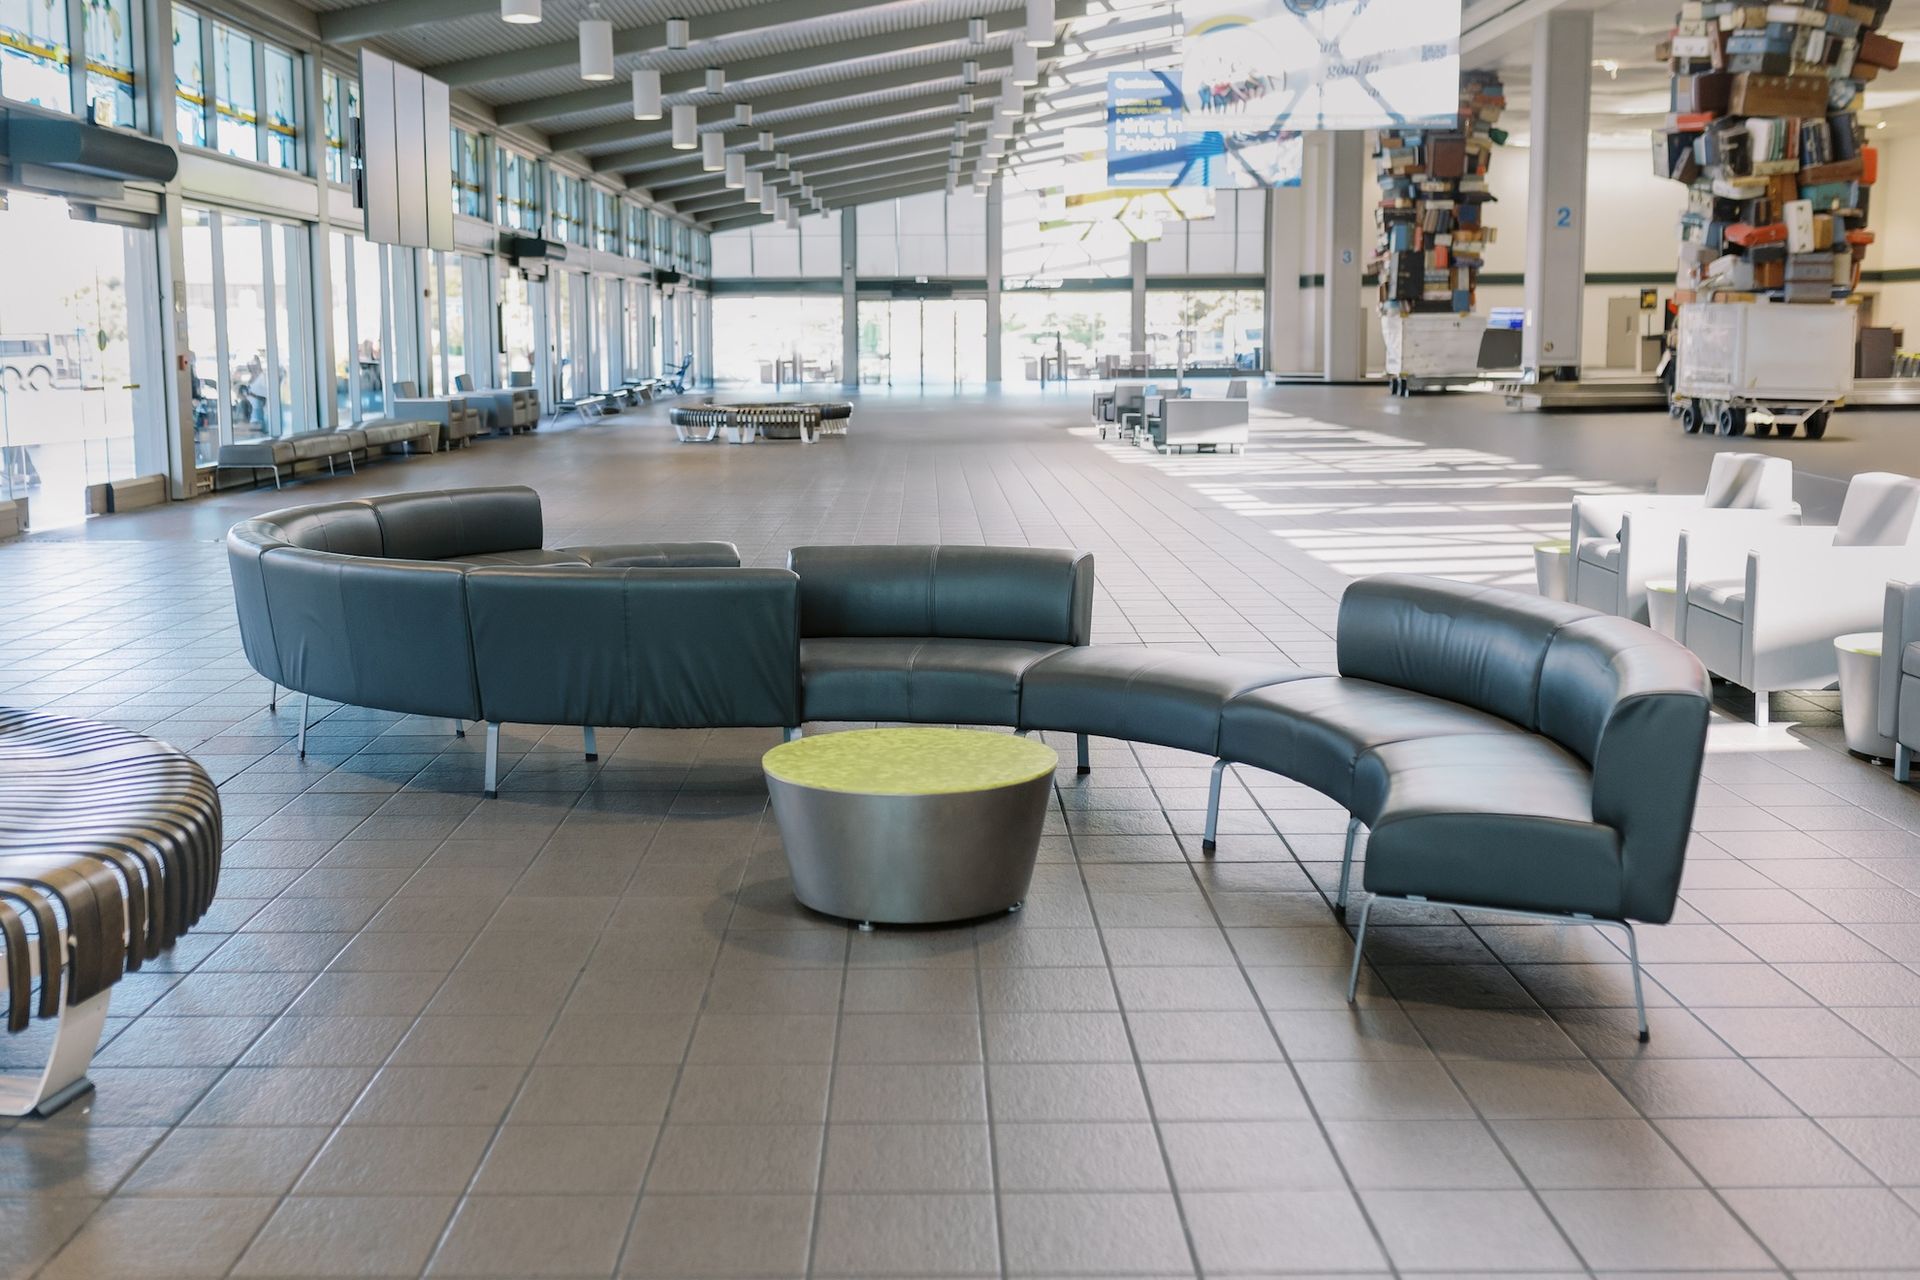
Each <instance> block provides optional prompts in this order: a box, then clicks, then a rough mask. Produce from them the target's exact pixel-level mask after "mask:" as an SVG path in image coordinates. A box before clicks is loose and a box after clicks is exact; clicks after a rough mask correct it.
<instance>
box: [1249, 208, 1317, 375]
mask: <svg viewBox="0 0 1920 1280" xmlns="http://www.w3.org/2000/svg"><path fill="white" fill-rule="evenodd" d="M1305 206H1306V196H1305V194H1304V193H1303V192H1302V190H1301V189H1300V188H1299V187H1274V188H1272V189H1270V190H1269V191H1268V192H1267V205H1266V209H1267V226H1266V238H1265V249H1264V253H1263V258H1264V273H1265V276H1266V284H1267V301H1266V316H1265V321H1266V327H1265V330H1264V332H1265V335H1266V337H1265V341H1264V342H1263V343H1262V344H1261V346H1262V347H1263V350H1262V351H1261V353H1260V367H1261V368H1262V369H1263V370H1265V371H1266V372H1267V373H1299V372H1301V371H1302V370H1303V369H1304V368H1306V366H1305V365H1304V364H1303V363H1302V362H1301V359H1300V350H1301V348H1302V347H1303V346H1304V345H1305V343H1304V341H1303V339H1304V338H1305V336H1306V335H1305V333H1304V332H1303V331H1304V330H1305V328H1306V311H1307V309H1306V299H1305V297H1304V293H1305V291H1304V290H1302V289H1301V287H1300V276H1301V274H1302V272H1303V271H1304V269H1305V261H1304V259H1305V254H1303V253H1302V252H1301V237H1300V229H1301V224H1302V221H1303V218H1302V214H1303V212H1304V209H1305Z"/></svg>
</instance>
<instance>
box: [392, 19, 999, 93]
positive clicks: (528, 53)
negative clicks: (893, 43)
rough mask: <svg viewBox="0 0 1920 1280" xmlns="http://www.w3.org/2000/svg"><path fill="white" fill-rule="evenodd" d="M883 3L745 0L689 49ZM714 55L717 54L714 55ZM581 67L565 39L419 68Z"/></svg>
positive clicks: (490, 72)
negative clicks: (747, 33)
mask: <svg viewBox="0 0 1920 1280" xmlns="http://www.w3.org/2000/svg"><path fill="white" fill-rule="evenodd" d="M420 2H421V0H384V3H387V4H412V3H420ZM1003 2H1004V0H982V3H984V4H993V5H998V4H1001V3H1003ZM886 3H889V0H749V3H746V4H742V5H740V6H739V7H737V8H733V9H727V10H724V11H722V12H720V13H707V14H700V15H698V16H697V17H694V18H692V19H690V21H691V22H692V24H693V44H692V46H691V48H692V49H694V50H695V51H698V50H700V49H701V48H702V47H703V46H704V45H706V44H707V43H708V42H710V41H714V40H719V39H721V38H723V37H725V36H734V35H739V34H741V33H742V32H745V31H760V30H763V29H765V28H767V27H779V26H785V25H786V24H788V23H791V22H807V21H811V20H812V19H815V18H831V17H836V16H839V15H841V14H847V13H854V12H857V11H859V10H861V9H871V8H876V7H878V6H879V5H882V4H886ZM370 7H371V6H370ZM664 41H665V23H664V22H652V23H648V24H646V25H644V26H639V27H623V28H621V29H619V30H617V31H615V32H614V33H613V55H614V57H615V58H616V59H618V58H622V57H632V56H633V55H635V54H642V53H654V52H657V51H661V50H662V47H663V44H664ZM714 56H716V57H718V56H721V55H720V54H719V53H717V52H716V53H715V54H714ZM579 65H580V44H579V42H578V40H576V39H574V38H572V37H571V36H569V38H567V39H565V40H554V41H550V42H548V43H545V44H539V45H535V46H533V47H532V48H527V49H515V50H513V51H512V52H509V53H490V54H484V55H482V56H480V57H477V58H459V59H455V60H453V61H451V62H440V63H435V64H434V65H432V66H429V67H425V68H422V69H423V70H424V71H425V72H426V73H427V74H428V75H430V76H432V77H434V78H435V79H437V80H444V81H446V82H447V83H448V84H450V85H454V86H456V87H458V86H462V85H475V84H486V83H488V82H491V81H494V80H509V79H512V78H513V77H514V76H527V75H535V74H538V73H539V72H542V71H559V70H562V69H563V68H566V67H577V66H579Z"/></svg>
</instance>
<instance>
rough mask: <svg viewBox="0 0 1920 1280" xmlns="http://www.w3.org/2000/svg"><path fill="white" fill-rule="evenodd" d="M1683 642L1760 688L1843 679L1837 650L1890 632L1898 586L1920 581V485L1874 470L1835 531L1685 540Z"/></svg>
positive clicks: (1783, 530)
mask: <svg viewBox="0 0 1920 1280" xmlns="http://www.w3.org/2000/svg"><path fill="white" fill-rule="evenodd" d="M1675 569H1676V572H1677V575H1678V582H1677V590H1678V600H1677V603H1678V608H1677V610H1676V620H1675V625H1676V627H1677V636H1676V638H1677V639H1678V640H1679V641H1680V642H1681V643H1682V644H1684V645H1686V646H1687V647H1688V648H1689V649H1692V650H1693V651H1694V653H1696V654H1698V655H1699V657H1700V660H1701V661H1702V662H1704V663H1705V664H1706V666H1707V670H1709V671H1711V672H1713V674H1715V675H1717V676H1720V677H1721V678H1722V679H1725V680H1730V681H1732V682H1733V683H1735V684H1738V685H1742V686H1744V687H1746V688H1748V689H1751V690H1753V701H1754V723H1755V724H1761V725H1764V724H1765V723H1766V722H1767V695H1768V694H1769V693H1771V692H1772V691H1774V690H1776V689H1824V688H1826V687H1827V686H1829V685H1831V684H1833V682H1834V681H1835V680H1837V679H1838V678H1839V665H1838V663H1837V661H1836V660H1835V657H1834V650H1833V642H1834V640H1835V639H1836V638H1838V637H1839V636H1843V635H1846V634H1847V633H1848V632H1852V631H1871V630H1873V629H1874V628H1875V627H1878V626H1880V625H1881V624H1882V622H1883V620H1884V619H1883V614H1884V609H1885V603H1886V602H1885V596H1886V584H1887V581H1888V580H1889V579H1902V580H1904V579H1906V578H1909V577H1914V576H1920V480H1912V479H1909V478H1907V477H1905V476H1898V475H1893V474H1890V473H1888V472H1884V471H1873V472H1865V473H1863V474H1861V475H1857V476H1855V477H1854V478H1853V480H1852V482H1851V483H1850V484H1848V485H1847V496H1846V500H1845V502H1844V503H1843V504H1842V505H1841V508H1840V523H1839V524H1838V525H1835V526H1832V527H1824V526H1813V525H1773V526H1768V527H1761V528H1754V527H1747V528H1739V527H1734V526H1728V525H1724V524H1723V525H1716V526H1710V527H1707V528H1699V529H1686V530H1684V531H1683V532H1682V533H1681V535H1680V547H1679V554H1678V556H1677V562H1676V565H1675Z"/></svg>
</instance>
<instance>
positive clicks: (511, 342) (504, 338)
mask: <svg viewBox="0 0 1920 1280" xmlns="http://www.w3.org/2000/svg"><path fill="white" fill-rule="evenodd" d="M543 292H544V289H543V287H542V286H541V285H540V284H538V283H537V282H535V281H531V280H528V279H527V277H526V276H524V275H522V274H521V273H520V272H518V271H511V270H510V271H508V272H507V273H506V274H505V275H504V276H503V277H502V278H501V280H500V337H501V349H502V351H503V352H504V353H505V356H506V363H507V382H508V385H512V384H513V383H514V382H515V381H516V380H517V377H519V376H524V377H525V379H526V385H528V386H533V385H536V384H537V383H538V381H539V380H538V379H537V378H536V377H534V368H535V356H536V353H537V352H538V351H539V334H538V332H537V331H536V330H535V327H534V316H535V313H536V308H537V307H538V306H539V305H540V303H541V302H542V301H543V299H542V297H541V295H542V294H543Z"/></svg>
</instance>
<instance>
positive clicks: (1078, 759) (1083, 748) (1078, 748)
mask: <svg viewBox="0 0 1920 1280" xmlns="http://www.w3.org/2000/svg"><path fill="white" fill-rule="evenodd" d="M1073 749H1074V753H1075V764H1076V765H1077V766H1078V767H1077V769H1076V772H1077V773H1079V775H1080V776H1081V777H1083V778H1084V777H1086V776H1087V775H1088V774H1090V773H1092V772H1093V764H1092V762H1091V761H1090V760H1089V759H1088V756H1087V735H1086V734H1084V733H1076V734H1075V735H1074V736H1073Z"/></svg>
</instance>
